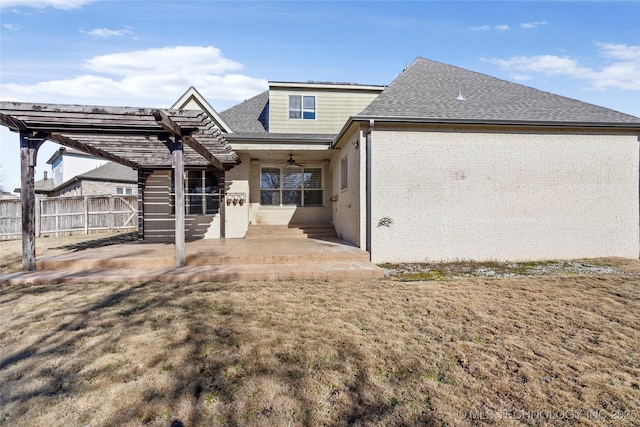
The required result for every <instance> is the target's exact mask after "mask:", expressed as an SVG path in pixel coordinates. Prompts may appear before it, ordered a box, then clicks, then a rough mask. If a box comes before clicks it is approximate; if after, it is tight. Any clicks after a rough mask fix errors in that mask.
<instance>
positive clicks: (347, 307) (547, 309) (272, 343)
mask: <svg viewBox="0 0 640 427" xmlns="http://www.w3.org/2000/svg"><path fill="white" fill-rule="evenodd" d="M616 262H617V265H618V268H620V269H624V270H625V271H636V272H637V271H640V264H639V263H638V261H635V260H627V261H624V260H618V261H616ZM0 321H1V323H0V345H1V347H0V384H1V385H2V386H1V387H0V425H7V426H52V425H64V426H85V425H87V426H170V425H173V426H180V425H184V426H187V427H192V426H216V425H224V426H234V425H237V426H245V425H247V426H253V425H265V426H286V425H291V426H297V425H309V426H316V425H319V426H340V425H367V426H368V425H386V426H410V425H438V426H439V425H443V426H444V425H452V426H474V425H499V426H510V425H518V426H524V425H533V426H542V425H571V426H605V425H606V426H609V425H614V426H637V425H640V344H639V343H640V276H638V275H590V276H549V277H523V278H501V279H500V278H470V279H462V280H455V281H429V282H396V281H392V280H379V281H378V280H375V281H374V280H371V281H362V282H353V283H351V282H329V281H327V282H319V281H303V282H297V281H289V282H234V283H224V284H221V283H200V284H183V283H131V284H89V283H88V284H83V285H78V284H65V285H55V286H15V287H6V286H5V287H2V288H0Z"/></svg>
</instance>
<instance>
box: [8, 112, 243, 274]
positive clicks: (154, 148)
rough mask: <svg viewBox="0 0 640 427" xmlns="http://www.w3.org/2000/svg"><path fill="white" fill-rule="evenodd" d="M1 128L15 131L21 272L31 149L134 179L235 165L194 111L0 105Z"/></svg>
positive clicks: (28, 227) (31, 199) (30, 262)
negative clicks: (88, 161) (129, 172)
mask: <svg viewBox="0 0 640 427" xmlns="http://www.w3.org/2000/svg"><path fill="white" fill-rule="evenodd" d="M0 124H2V125H3V126H6V127H8V128H9V129H10V130H12V131H14V132H19V133H20V170H21V182H22V185H21V195H22V267H23V269H25V270H35V268H36V247H35V238H36V234H35V187H34V182H35V181H34V179H35V175H34V172H35V166H36V158H37V154H38V149H39V148H40V146H41V145H42V144H43V143H44V142H45V141H47V140H48V141H53V142H57V143H58V144H61V145H64V146H67V147H72V148H75V149H77V150H80V151H84V152H86V153H90V154H93V155H95V156H98V157H102V158H105V159H107V160H111V161H114V162H116V163H120V164H123V165H126V166H129V167H131V168H133V169H136V170H137V171H138V174H139V176H140V174H141V171H144V170H155V169H166V168H168V167H172V168H173V170H174V173H175V176H176V177H179V176H183V174H184V166H185V164H188V165H191V166H203V167H206V166H209V165H212V166H213V167H215V168H216V169H218V170H220V171H226V170H229V169H231V168H232V167H233V166H235V165H236V164H238V163H239V162H240V160H239V157H238V155H237V154H236V153H235V152H234V151H233V149H232V148H231V147H230V146H229V145H228V144H227V142H226V141H225V139H224V137H223V136H222V133H221V132H220V130H219V129H218V128H217V126H216V125H215V123H214V122H213V121H211V119H210V118H209V117H208V116H207V115H206V114H205V113H204V112H201V111H193V110H174V109H152V108H133V107H103V106H87V105H64V104H33V103H19V102H0ZM175 181H176V182H175V212H176V214H175V248H176V266H177V267H182V266H184V263H185V253H184V243H185V206H184V203H185V202H184V182H183V180H181V179H176V180H175ZM223 187H224V186H223ZM223 191H224V190H223ZM139 198H140V196H139ZM221 209H224V203H223V204H221ZM221 215H222V212H221Z"/></svg>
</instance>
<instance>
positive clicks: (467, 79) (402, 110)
mask: <svg viewBox="0 0 640 427" xmlns="http://www.w3.org/2000/svg"><path fill="white" fill-rule="evenodd" d="M459 91H461V93H462V96H463V97H464V98H465V100H457V99H456V97H457V96H458V94H459ZM359 116H382V117H390V118H403V117H404V118H409V117H411V118H416V119H417V118H420V119H442V120H454V121H455V120H481V121H484V120H486V121H506V122H508V121H516V122H531V121H533V122H572V123H625V124H626V123H628V124H639V125H640V118H638V117H634V116H631V115H628V114H624V113H620V112H617V111H614V110H610V109H607V108H603V107H598V106H595V105H592V104H588V103H586V102H582V101H577V100H575V99H570V98H566V97H563V96H559V95H554V94H551V93H548V92H544V91H541V90H538V89H534V88H531V87H527V86H523V85H520V84H516V83H511V82H508V81H505V80H501V79H498V78H495V77H491V76H488V75H485V74H481V73H476V72H473V71H468V70H465V69H463V68H459V67H455V66H452V65H447V64H442V63H439V62H435V61H431V60H427V59H424V58H417V59H416V60H415V61H414V62H412V63H411V65H409V66H408V67H407V68H406V69H405V71H404V72H403V73H402V74H400V75H399V76H398V77H397V78H396V79H395V80H394V81H393V82H392V83H391V84H390V85H389V86H388V87H387V88H386V89H385V90H384V91H383V92H382V93H381V94H380V95H379V96H378V97H377V98H376V99H374V100H373V101H372V102H371V104H369V106H368V107H367V108H365V109H364V110H363V111H362V112H361V113H360V114H359Z"/></svg>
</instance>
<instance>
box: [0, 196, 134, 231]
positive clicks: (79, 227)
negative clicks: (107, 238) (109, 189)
mask: <svg viewBox="0 0 640 427" xmlns="http://www.w3.org/2000/svg"><path fill="white" fill-rule="evenodd" d="M137 229H138V198H137V196H111V195H105V196H77V197H48V198H42V199H37V200H36V235H37V236H39V237H40V236H58V235H64V234H89V233H96V232H101V231H125V232H131V231H136V230H137ZM21 236H22V201H21V200H20V199H9V200H0V239H3V240H8V239H19V238H20V237H21Z"/></svg>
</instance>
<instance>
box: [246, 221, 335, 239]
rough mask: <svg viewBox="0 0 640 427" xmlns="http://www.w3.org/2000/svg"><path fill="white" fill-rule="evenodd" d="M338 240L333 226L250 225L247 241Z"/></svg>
mask: <svg viewBox="0 0 640 427" xmlns="http://www.w3.org/2000/svg"><path fill="white" fill-rule="evenodd" d="M298 238H303V239H304V238H311V239H323V238H325V239H330V238H337V235H336V230H335V228H334V227H333V224H299V225H293V224H290V225H262V224H257V225H253V224H252V225H250V226H249V228H248V230H247V234H246V235H245V239H298Z"/></svg>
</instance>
